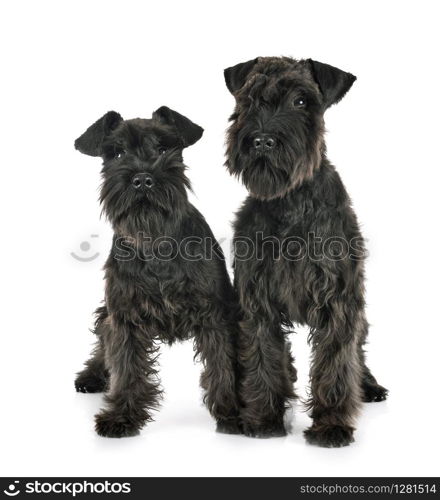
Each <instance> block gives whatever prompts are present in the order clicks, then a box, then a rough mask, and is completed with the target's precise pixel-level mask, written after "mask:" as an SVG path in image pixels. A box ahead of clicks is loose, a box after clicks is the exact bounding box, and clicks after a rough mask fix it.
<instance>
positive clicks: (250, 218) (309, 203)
mask: <svg viewBox="0 0 440 500" xmlns="http://www.w3.org/2000/svg"><path fill="white" fill-rule="evenodd" d="M225 80H226V85H227V87H228V89H229V90H230V92H231V93H232V94H233V95H234V97H235V99H236V108H235V111H234V113H233V115H232V116H231V121H232V124H231V126H230V127H229V129H228V132H227V162H226V166H227V168H228V169H229V171H230V172H231V173H232V174H233V175H236V176H237V177H240V178H241V179H242V181H243V183H244V184H245V186H246V187H247V188H248V190H249V193H250V196H249V197H248V198H247V199H246V201H245V202H244V205H243V206H242V207H241V209H240V211H239V212H238V214H237V218H236V222H235V245H234V248H235V251H236V256H235V284H236V289H237V291H238V294H239V299H240V303H241V309H242V321H241V338H240V341H239V364H240V372H241V376H240V382H239V395H240V400H241V406H242V408H241V420H242V424H243V428H244V432H245V433H246V434H247V435H250V436H274V435H283V434H284V433H285V427H284V423H283V415H284V412H285V408H286V405H287V403H288V401H289V400H290V399H291V398H294V397H295V395H294V392H293V382H294V381H295V380H296V371H295V369H294V367H293V366H292V361H293V360H292V356H291V354H290V346H289V345H288V343H287V342H286V340H285V337H286V333H287V332H288V331H289V330H290V329H291V327H292V323H294V322H296V323H299V324H306V325H308V326H309V327H310V342H311V344H312V347H313V360H312V364H311V374H310V379H311V395H310V399H309V401H308V407H309V409H310V410H311V416H312V418H313V425H312V426H311V427H310V428H309V429H308V430H307V431H306V432H305V435H306V438H307V440H308V441H309V442H310V443H315V444H318V445H321V446H343V445H347V444H349V443H350V442H351V441H352V440H353V430H354V424H355V418H356V415H357V413H358V411H359V408H360V404H361V401H362V400H364V401H380V400H382V399H384V398H385V397H386V389H384V388H383V387H381V386H380V385H378V384H377V382H376V380H375V378H374V377H373V375H372V374H371V372H370V370H369V369H368V368H367V366H366V364H365V355H364V350H363V345H364V344H365V341H366V337H367V331H368V324H367V320H366V318H365V314H364V308H365V301H364V266H363V258H364V255H365V251H364V243H363V239H362V236H361V233H360V231H359V225H358V222H357V220H356V216H355V214H354V212H353V209H352V207H351V203H350V199H349V197H348V195H347V192H346V190H345V188H344V186H343V184H342V182H341V179H340V177H339V175H338V174H337V173H336V171H335V169H334V167H333V166H332V165H331V163H330V162H329V161H328V159H327V157H326V151H325V143H324V118H323V116H324V111H325V110H326V109H327V108H328V107H329V106H331V105H332V104H334V103H336V102H338V101H339V100H340V99H341V98H342V97H343V96H344V95H345V93H346V92H347V91H348V90H349V88H350V87H351V85H352V84H353V82H354V80H355V77H354V76H353V75H351V74H350V73H346V72H344V71H341V70H339V69H337V68H334V67H332V66H329V65H327V64H322V63H319V62H316V61H312V60H301V61H297V60H294V59H290V58H285V57H283V58H277V57H270V58H264V57H260V58H257V59H254V60H251V61H247V62H245V63H241V64H238V65H236V66H234V67H231V68H228V69H226V70H225ZM311 240H312V241H313V244H311V243H310V241H311ZM340 248H342V249H343V250H344V252H342V254H341V252H340ZM335 254H336V255H335Z"/></svg>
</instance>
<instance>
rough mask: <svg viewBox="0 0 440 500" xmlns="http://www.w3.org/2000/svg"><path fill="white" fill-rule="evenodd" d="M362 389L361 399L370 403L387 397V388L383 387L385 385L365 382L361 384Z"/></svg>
mask: <svg viewBox="0 0 440 500" xmlns="http://www.w3.org/2000/svg"><path fill="white" fill-rule="evenodd" d="M362 391H363V394H362V400H363V401H365V402H366V403H371V402H372V401H374V402H376V403H378V402H380V401H385V400H386V399H387V397H388V389H385V387H382V386H381V385H379V384H371V383H369V382H365V383H363V384H362Z"/></svg>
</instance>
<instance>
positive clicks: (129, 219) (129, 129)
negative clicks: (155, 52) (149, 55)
mask: <svg viewBox="0 0 440 500" xmlns="http://www.w3.org/2000/svg"><path fill="white" fill-rule="evenodd" d="M202 133H203V129H202V128H200V127H199V126H198V125H195V124H194V123H192V122H191V121H190V120H188V119H187V118H186V117H184V116H182V115H180V114H179V113H177V112H175V111H172V110H171V109H169V108H167V107H161V108H160V109H158V110H157V111H155V112H154V113H153V116H152V119H149V120H144V119H134V120H126V121H124V120H123V119H122V118H121V116H120V115H119V114H118V113H115V112H113V111H110V112H108V113H107V114H105V115H104V116H103V117H102V118H100V119H99V120H98V121H97V122H96V123H94V124H93V125H92V126H91V127H89V128H88V129H87V130H86V132H85V133H84V134H83V135H82V136H81V137H79V139H77V140H76V142H75V147H76V148H77V149H78V150H79V151H81V152H82V153H85V154H87V155H91V156H101V157H102V158H103V160H104V164H103V169H102V176H103V184H102V189H101V196H100V199H101V203H102V205H103V210H104V212H105V214H106V215H107V217H108V219H109V220H110V222H111V223H112V226H113V228H114V238H113V246H112V250H111V253H110V256H109V258H108V260H107V263H106V265H105V280H106V292H105V307H101V308H99V309H98V310H97V320H96V325H95V333H96V335H97V336H98V342H97V345H96V348H95V350H94V352H93V356H92V358H91V359H89V360H88V361H87V362H86V368H85V369H84V370H83V371H82V372H80V373H79V374H78V376H77V379H76V381H75V386H76V389H77V390H78V391H80V392H99V391H107V394H106V402H107V408H106V409H105V410H103V411H101V413H100V414H99V415H97V416H96V431H97V432H98V434H100V435H102V436H108V437H123V436H132V435H135V434H137V433H138V432H139V430H140V429H141V428H142V426H143V425H144V424H145V423H146V422H147V421H149V420H151V410H152V409H154V408H156V407H157V405H158V401H159V397H160V394H161V391H160V389H159V388H158V380H157V371H156V370H155V367H154V362H155V359H156V357H157V350H158V346H157V342H158V341H165V342H168V343H170V344H171V343H172V342H174V341H176V340H183V339H186V338H188V337H190V336H194V337H195V350H196V353H197V354H200V356H201V358H202V360H203V362H204V365H205V370H204V372H203V375H202V379H201V384H202V387H203V388H204V390H205V397H204V401H205V403H206V405H207V407H208V409H209V410H210V412H211V413H212V415H213V416H214V417H215V418H216V420H217V429H218V430H219V431H223V432H236V431H237V430H238V428H237V415H238V404H237V401H236V386H235V378H236V373H235V372H236V366H235V364H236V361H235V359H236V352H235V343H236V337H237V332H238V325H237V305H236V303H237V301H236V298H235V296H234V291H233V288H232V285H231V283H230V280H229V277H228V274H227V271H226V267H225V263H224V258H223V254H222V252H221V249H220V248H219V245H218V243H217V242H216V240H215V239H214V236H213V235H212V233H211V230H210V228H209V226H208V224H207V222H206V221H205V219H204V218H203V216H202V215H201V214H200V213H199V212H198V211H197V210H196V208H194V207H193V206H192V205H191V204H190V203H189V201H188V198H187V192H186V188H190V184H189V180H188V179H187V177H186V176H185V169H186V167H185V165H184V164H183V160H182V150H183V148H185V147H187V146H190V145H192V144H194V143H195V142H197V141H198V140H199V139H200V137H201V136H202Z"/></svg>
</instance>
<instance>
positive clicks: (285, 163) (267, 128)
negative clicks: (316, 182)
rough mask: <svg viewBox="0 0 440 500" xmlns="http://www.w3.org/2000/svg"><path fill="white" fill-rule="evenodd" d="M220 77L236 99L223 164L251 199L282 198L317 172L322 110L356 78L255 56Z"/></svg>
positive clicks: (297, 62)
mask: <svg viewBox="0 0 440 500" xmlns="http://www.w3.org/2000/svg"><path fill="white" fill-rule="evenodd" d="M224 75H225V80H226V85H227V87H228V89H229V91H230V92H231V93H232V94H233V95H234V97H235V99H236V107H235V111H234V113H233V115H232V116H231V121H232V124H231V126H230V127H229V129H228V132H227V155H228V160H227V162H226V166H227V168H228V169H229V171H230V172H231V173H232V174H233V175H236V176H239V177H241V178H242V180H243V183H244V184H245V186H246V187H247V188H248V190H249V191H250V193H251V194H252V196H255V197H257V198H260V199H266V200H268V199H272V198H277V197H280V196H284V195H285V194H286V193H287V192H288V191H289V190H291V189H293V188H295V187H297V186H299V185H301V184H302V183H303V182H304V181H306V180H307V179H310V178H311V176H312V175H313V172H314V171H315V170H316V169H317V168H319V165H320V162H321V158H322V154H323V152H324V140H323V134H324V119H323V115H324V112H325V110H326V109H327V108H328V107H330V106H331V105H332V104H334V103H336V102H338V101H339V100H340V99H342V97H343V96H344V95H345V93H346V92H347V91H348V90H349V89H350V87H351V85H352V84H353V82H354V81H355V79H356V77H355V76H353V75H352V74H350V73H346V72H345V71H341V70H340V69H337V68H334V67H333V66H329V65H328V64H323V63H319V62H316V61H313V60H311V59H308V60H295V59H291V58H287V57H259V58H257V59H253V60H251V61H247V62H244V63H241V64H237V65H236V66H233V67H231V68H227V69H226V70H225V71H224Z"/></svg>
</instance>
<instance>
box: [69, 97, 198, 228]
mask: <svg viewBox="0 0 440 500" xmlns="http://www.w3.org/2000/svg"><path fill="white" fill-rule="evenodd" d="M202 134H203V129H202V128H201V127H199V126H198V125H196V124H195V123H193V122H191V121H190V120H189V119H188V118H186V117H185V116H183V115H181V114H179V113H177V112H176V111H173V110H171V109H169V108H167V107H166V106H162V107H161V108H159V109H158V110H156V111H155V112H154V113H153V116H152V118H151V119H140V118H136V119H133V120H123V119H122V117H121V115H119V113H116V112H115V111H109V112H108V113H106V114H105V115H104V116H102V117H101V118H100V119H99V120H98V121H97V122H95V123H94V124H93V125H91V126H90V127H89V128H88V129H87V130H86V131H85V132H84V134H82V135H81V136H80V137H79V138H78V139H77V140H76V141H75V148H76V149H78V150H79V151H80V152H81V153H84V154H87V155H91V156H101V157H102V159H103V160H104V163H103V168H102V176H103V183H102V188H101V195H100V200H101V203H102V205H103V209H104V212H105V213H106V215H107V217H108V218H109V219H110V220H111V221H112V222H113V223H114V224H118V223H120V222H121V221H123V220H124V219H126V218H128V217H132V218H133V217H136V218H141V217H142V216H146V217H148V214H154V213H158V212H160V213H163V214H166V213H171V212H173V211H177V210H179V207H180V206H181V205H182V203H185V202H186V200H187V193H186V188H190V183H189V180H188V178H187V177H186V175H185V169H186V167H185V165H184V164H183V159H182V150H183V149H184V148H186V147H187V146H191V145H192V144H194V143H195V142H197V141H198V140H199V139H200V137H201V136H202Z"/></svg>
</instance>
